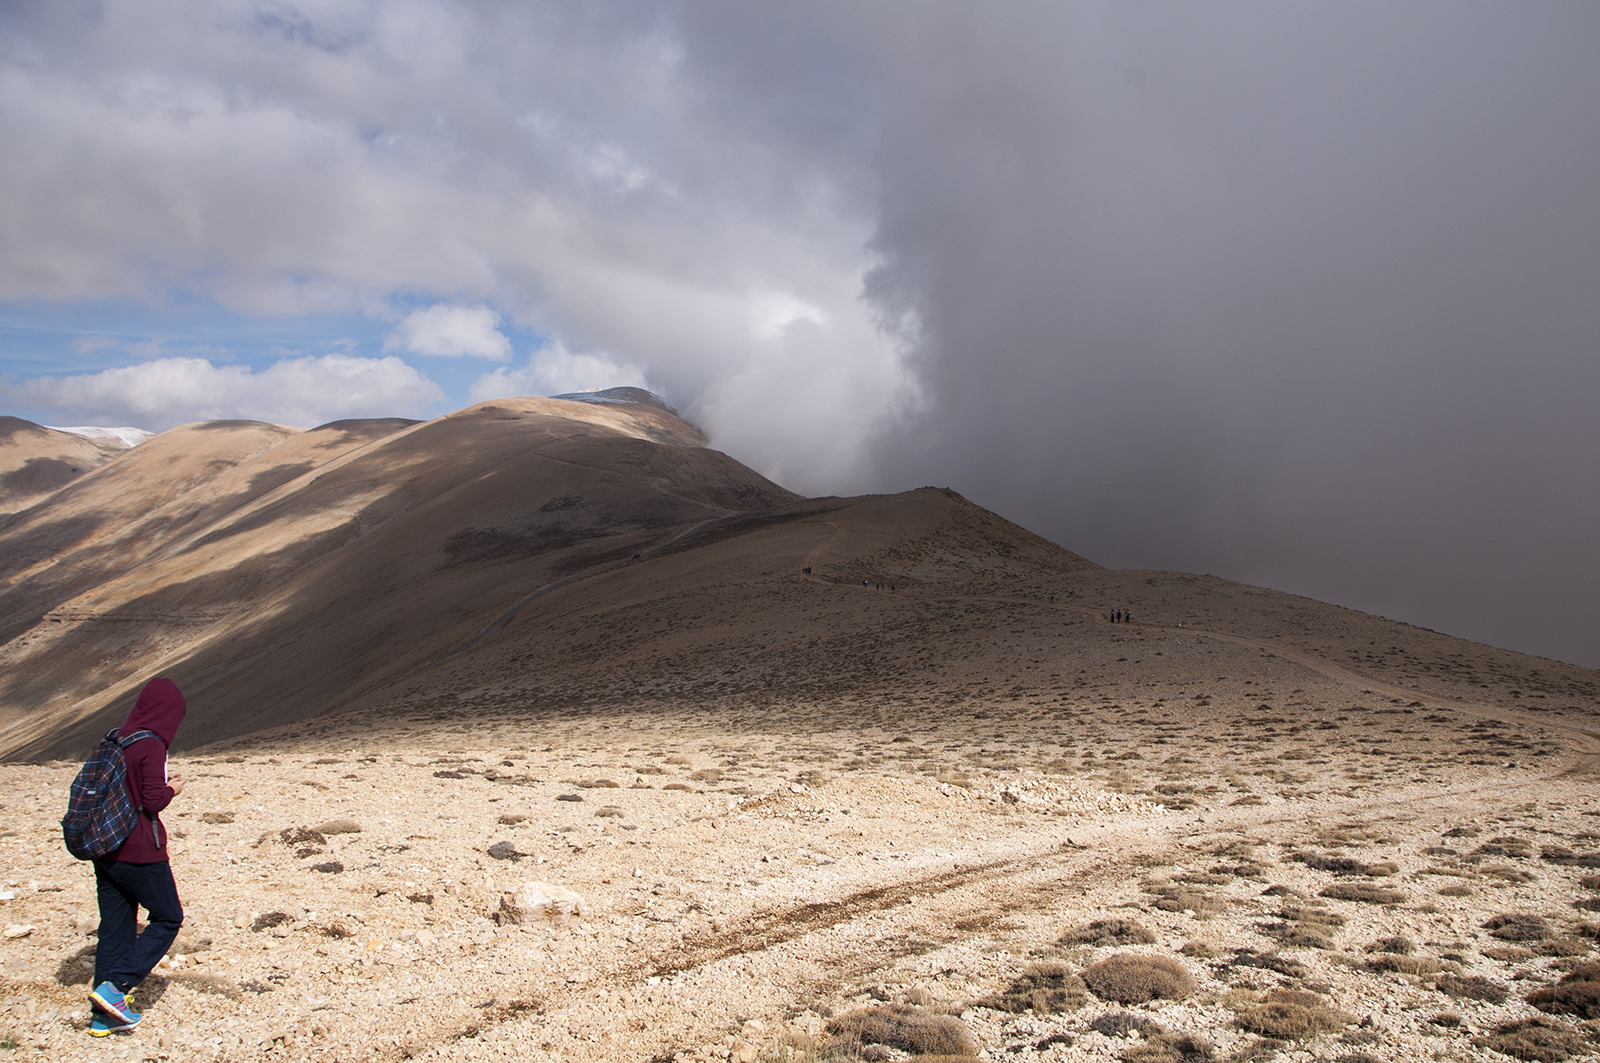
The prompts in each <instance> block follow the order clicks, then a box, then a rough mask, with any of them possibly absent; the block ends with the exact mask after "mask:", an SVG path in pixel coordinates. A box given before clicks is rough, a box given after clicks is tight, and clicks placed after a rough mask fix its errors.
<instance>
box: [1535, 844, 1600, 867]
mask: <svg viewBox="0 0 1600 1063" xmlns="http://www.w3.org/2000/svg"><path fill="white" fill-rule="evenodd" d="M1539 859H1541V860H1543V861H1545V862H1546V863H1551V864H1559V865H1561V866H1562V867H1600V853H1575V852H1573V851H1572V850H1571V849H1568V848H1567V847H1566V846H1565V845H1546V846H1545V847H1544V848H1543V849H1541V850H1539Z"/></svg>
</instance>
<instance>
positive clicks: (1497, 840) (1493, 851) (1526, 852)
mask: <svg viewBox="0 0 1600 1063" xmlns="http://www.w3.org/2000/svg"><path fill="white" fill-rule="evenodd" d="M1472 855H1473V856H1509V857H1511V858H1512V859H1514V860H1521V859H1524V858H1526V857H1530V856H1532V855H1533V846H1532V845H1529V844H1528V842H1527V840H1526V839H1523V838H1515V837H1512V836H1511V835H1509V834H1502V835H1500V836H1498V837H1494V838H1490V839H1489V840H1488V841H1486V842H1484V843H1483V844H1482V845H1480V846H1478V847H1477V848H1476V849H1474V850H1472Z"/></svg>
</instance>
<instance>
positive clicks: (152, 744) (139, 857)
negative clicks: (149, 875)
mask: <svg viewBox="0 0 1600 1063" xmlns="http://www.w3.org/2000/svg"><path fill="white" fill-rule="evenodd" d="M186 708H187V706H186V705H185V704H184V700H183V694H182V693H181V692H180V691H179V690H178V684H176V683H174V682H173V681H172V680H170V679H152V680H150V682H148V683H146V684H145V685H144V689H143V690H141V691H140V692H139V700H138V701H137V702H136V703H135V704H134V706H133V711H132V712H130V713H128V718H127V719H126V720H124V721H123V724H122V726H121V727H120V728H118V729H117V733H118V734H123V735H131V734H133V732H135V731H154V732H155V734H156V737H155V738H141V739H140V740H139V741H137V742H135V743H134V744H133V745H131V746H129V747H128V748H127V750H126V751H125V752H124V758H125V759H126V761H127V764H128V793H129V794H130V795H131V796H132V797H133V803H134V805H135V806H136V807H138V808H139V809H140V813H139V822H138V824H137V825H135V826H134V828H133V833H132V834H130V835H128V840H127V841H125V842H123V843H122V848H120V849H118V850H117V851H116V853H115V854H114V855H113V856H112V859H113V860H117V861H120V862H121V863H125V864H155V863H160V862H162V861H164V860H166V858H167V831H166V828H165V827H163V826H162V825H161V810H162V809H163V808H166V807H167V805H168V804H170V803H171V801H172V797H173V792H172V787H170V786H168V785H167V750H168V748H170V747H171V745H172V739H173V738H174V737H175V736H176V735H177V733H178V724H180V723H182V722H183V714H184V711H185V709H186ZM157 739H159V740H160V741H157Z"/></svg>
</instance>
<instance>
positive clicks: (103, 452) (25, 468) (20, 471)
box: [0, 417, 124, 513]
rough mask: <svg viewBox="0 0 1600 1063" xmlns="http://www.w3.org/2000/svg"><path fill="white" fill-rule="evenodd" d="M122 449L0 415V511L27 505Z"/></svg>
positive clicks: (98, 465)
mask: <svg viewBox="0 0 1600 1063" xmlns="http://www.w3.org/2000/svg"><path fill="white" fill-rule="evenodd" d="M123 449H124V448H122V447H117V446H112V445H110V444H107V443H98V442H95V441H94V440H92V439H86V438H85V437H83V436H81V435H75V434H73V433H71V432H58V431H56V430H55V429H54V428H46V427H45V426H44V425H38V424H34V423H33V422H32V421H24V420H23V419H22V418H20V417H0V513H13V512H16V511H17V510H20V509H26V508H28V507H29V506H31V505H33V504H34V503H35V502H37V501H38V500H39V499H41V498H43V497H44V496H46V495H48V494H50V493H51V492H53V491H56V490H58V489H59V488H60V487H62V486H63V485H65V484H67V483H70V482H71V481H73V480H76V479H77V478H78V477H79V476H82V475H83V474H84V473H86V472H88V471H90V470H91V469H96V468H99V467H100V466H101V465H104V464H105V463H106V462H108V461H110V460H111V459H112V458H114V457H116V455H117V454H119V453H120V452H121V451H122V450H123Z"/></svg>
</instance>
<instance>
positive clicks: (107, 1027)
mask: <svg viewBox="0 0 1600 1063" xmlns="http://www.w3.org/2000/svg"><path fill="white" fill-rule="evenodd" d="M115 1021H116V1020H115V1019H112V1018H108V1017H107V1016H105V1015H102V1014H100V1013H99V1012H98V1011H97V1012H95V1013H94V1018H92V1019H90V1020H89V1036H90V1037H109V1036H110V1035H111V1030H112V1026H111V1024H112V1023H113V1022H115Z"/></svg>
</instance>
